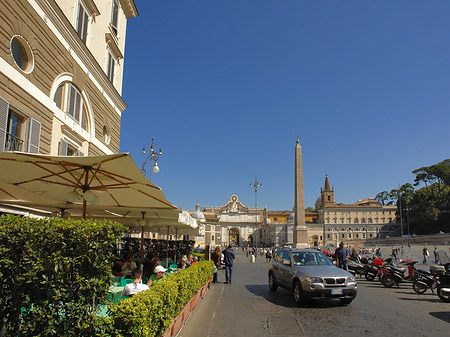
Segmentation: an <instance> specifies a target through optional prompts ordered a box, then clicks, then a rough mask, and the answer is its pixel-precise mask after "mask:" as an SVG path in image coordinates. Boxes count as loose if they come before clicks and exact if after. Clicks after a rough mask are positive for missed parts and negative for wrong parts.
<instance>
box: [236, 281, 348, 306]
mask: <svg viewBox="0 0 450 337" xmlns="http://www.w3.org/2000/svg"><path fill="white" fill-rule="evenodd" d="M245 288H247V290H248V291H250V292H251V293H252V294H254V295H257V296H260V297H262V298H263V299H265V300H266V301H269V302H270V303H272V304H275V305H278V306H281V307H285V308H298V309H301V308H316V309H321V308H323V309H326V308H335V307H342V306H345V305H343V304H342V303H341V301H340V300H339V299H332V298H324V299H319V300H314V301H312V302H310V303H308V304H304V305H300V304H296V303H295V302H294V297H293V294H292V292H289V291H287V290H285V289H281V288H278V290H276V291H272V290H270V289H269V287H268V286H267V285H246V286H245Z"/></svg>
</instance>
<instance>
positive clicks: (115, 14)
mask: <svg viewBox="0 0 450 337" xmlns="http://www.w3.org/2000/svg"><path fill="white" fill-rule="evenodd" d="M118 17H119V0H113V2H112V10H111V28H112V31H113V32H114V34H116V35H117V30H118V27H117V21H118Z"/></svg>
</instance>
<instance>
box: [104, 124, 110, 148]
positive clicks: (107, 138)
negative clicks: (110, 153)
mask: <svg viewBox="0 0 450 337" xmlns="http://www.w3.org/2000/svg"><path fill="white" fill-rule="evenodd" d="M102 135H103V141H104V142H105V144H106V145H109V143H110V142H111V133H110V131H109V127H108V125H106V124H105V125H103V128H102Z"/></svg>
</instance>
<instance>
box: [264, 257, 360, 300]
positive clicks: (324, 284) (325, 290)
mask: <svg viewBox="0 0 450 337" xmlns="http://www.w3.org/2000/svg"><path fill="white" fill-rule="evenodd" d="M278 286H280V287H282V288H285V289H288V290H293V291H294V300H295V302H297V303H299V304H303V303H307V302H309V301H311V300H313V299H317V298H324V297H336V298H339V299H340V300H341V302H342V303H343V304H350V303H351V301H352V300H353V299H354V298H355V297H356V292H357V285H356V280H355V277H354V276H353V275H352V274H350V273H349V272H347V271H345V270H342V269H339V268H337V267H335V266H334V265H333V264H332V263H331V261H330V260H329V259H328V258H327V257H326V256H325V254H324V253H322V252H321V251H318V250H315V249H279V250H277V251H276V252H275V254H274V256H273V258H272V261H271V262H270V265H269V288H270V289H271V290H276V289H277V288H278Z"/></svg>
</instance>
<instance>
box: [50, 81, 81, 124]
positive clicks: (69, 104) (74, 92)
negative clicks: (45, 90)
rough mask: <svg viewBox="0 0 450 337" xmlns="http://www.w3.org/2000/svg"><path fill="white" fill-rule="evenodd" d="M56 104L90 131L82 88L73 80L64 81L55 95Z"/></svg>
mask: <svg viewBox="0 0 450 337" xmlns="http://www.w3.org/2000/svg"><path fill="white" fill-rule="evenodd" d="M53 100H54V102H55V103H56V106H57V107H58V108H60V109H61V110H62V111H64V112H65V113H66V114H67V115H68V116H70V118H72V119H73V120H74V121H76V122H77V123H78V124H80V125H81V127H82V128H83V129H84V130H86V131H88V127H89V126H88V118H87V113H86V110H87V109H86V104H85V102H84V100H83V96H82V95H81V92H80V90H79V89H78V88H77V87H76V86H75V85H74V84H73V83H71V82H63V83H61V84H60V85H59V87H58V89H56V92H55V96H54V97H53Z"/></svg>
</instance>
